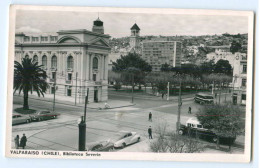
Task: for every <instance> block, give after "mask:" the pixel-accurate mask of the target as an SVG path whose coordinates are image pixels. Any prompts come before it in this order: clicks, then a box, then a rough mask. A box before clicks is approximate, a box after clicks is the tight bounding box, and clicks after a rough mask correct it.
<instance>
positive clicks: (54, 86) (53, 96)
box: [52, 71, 56, 111]
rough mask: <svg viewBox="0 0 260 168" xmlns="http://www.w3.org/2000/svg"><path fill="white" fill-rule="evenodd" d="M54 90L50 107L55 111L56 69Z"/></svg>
mask: <svg viewBox="0 0 260 168" xmlns="http://www.w3.org/2000/svg"><path fill="white" fill-rule="evenodd" d="M54 74H55V75H54V84H53V86H54V92H53V107H52V111H55V95H56V71H55V73H54Z"/></svg>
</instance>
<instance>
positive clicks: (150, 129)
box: [148, 126, 153, 139]
mask: <svg viewBox="0 0 260 168" xmlns="http://www.w3.org/2000/svg"><path fill="white" fill-rule="evenodd" d="M148 134H149V139H153V136H152V128H151V126H150V127H149V128H148Z"/></svg>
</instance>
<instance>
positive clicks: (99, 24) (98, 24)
mask: <svg viewBox="0 0 260 168" xmlns="http://www.w3.org/2000/svg"><path fill="white" fill-rule="evenodd" d="M94 25H95V26H103V22H102V21H101V20H100V19H99V17H98V18H97V20H95V21H94Z"/></svg>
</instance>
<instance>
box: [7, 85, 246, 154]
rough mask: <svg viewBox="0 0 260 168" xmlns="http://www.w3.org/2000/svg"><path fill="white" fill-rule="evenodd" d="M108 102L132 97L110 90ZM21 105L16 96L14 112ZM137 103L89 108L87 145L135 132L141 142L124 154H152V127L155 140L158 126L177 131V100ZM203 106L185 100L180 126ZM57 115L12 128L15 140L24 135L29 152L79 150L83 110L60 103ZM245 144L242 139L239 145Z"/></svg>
mask: <svg viewBox="0 0 260 168" xmlns="http://www.w3.org/2000/svg"><path fill="white" fill-rule="evenodd" d="M222 99H223V98H222ZM109 100H114V101H116V100H121V101H131V94H128V93H124V92H123V93H118V92H115V91H113V90H109ZM22 102H23V98H22V97H19V96H14V109H15V108H18V107H21V106H22ZM29 103H30V107H31V108H33V109H36V110H44V109H51V107H52V102H49V101H40V100H37V99H33V98H31V99H30V100H29ZM134 103H135V104H136V105H135V106H129V107H122V108H115V109H102V110H99V109H91V108H88V109H87V117H86V123H87V128H86V143H91V142H98V141H102V140H109V139H111V138H112V137H113V136H114V134H115V133H117V132H118V131H121V130H125V131H134V132H137V133H138V134H139V135H141V142H139V143H137V144H133V145H130V146H128V147H126V148H125V149H123V150H121V151H135V152H140V151H143V150H144V148H146V149H145V150H146V151H147V150H149V148H148V147H147V146H148V145H149V141H148V133H147V129H148V127H149V126H151V127H152V129H153V134H154V136H155V137H156V132H157V128H158V126H159V125H163V124H166V125H167V129H168V131H175V130H176V121H177V112H178V102H177V99H176V98H175V99H172V100H170V101H166V98H165V99H164V100H162V98H161V97H160V96H159V97H156V96H153V95H141V94H135V96H134ZM201 106H202V105H200V104H197V103H195V102H194V100H193V97H192V95H190V96H184V97H183V103H182V109H181V123H183V124H185V122H186V121H187V120H188V119H189V118H190V117H193V116H194V114H195V113H196V112H197V111H198V110H199V108H200V107H201ZM189 107H191V108H192V114H188V108H189ZM55 111H56V112H58V113H60V114H61V115H60V116H59V117H58V118H57V119H51V120H46V121H40V122H32V123H29V124H21V125H15V126H13V127H12V137H13V138H12V139H14V136H16V135H22V134H23V133H25V134H26V136H27V138H28V141H27V149H40V150H43V149H46V150H78V122H79V121H80V116H82V115H83V111H84V108H83V107H82V106H73V105H65V104H64V103H62V104H61V103H58V102H57V103H56V108H55ZM149 112H152V114H153V117H152V118H153V120H152V122H150V121H148V114H149ZM243 142H244V140H243V138H242V140H241V142H240V143H243ZM141 144H146V147H140V145H141ZM213 146H214V145H213ZM128 149H129V150H128ZM236 150H237V151H238V152H239V153H241V152H243V148H241V147H240V148H238V149H236ZM147 152H148V151H147ZM210 152H211V151H210Z"/></svg>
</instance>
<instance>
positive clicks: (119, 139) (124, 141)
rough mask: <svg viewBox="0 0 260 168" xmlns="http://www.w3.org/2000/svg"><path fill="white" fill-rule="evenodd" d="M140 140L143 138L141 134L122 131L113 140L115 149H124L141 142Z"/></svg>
mask: <svg viewBox="0 0 260 168" xmlns="http://www.w3.org/2000/svg"><path fill="white" fill-rule="evenodd" d="M140 140H141V137H140V135H139V134H137V133H136V132H130V131H120V132H118V133H117V134H116V135H115V137H113V139H112V141H113V142H114V147H115V148H120V147H122V148H124V147H125V146H127V145H130V144H133V143H136V142H139V141H140Z"/></svg>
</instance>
